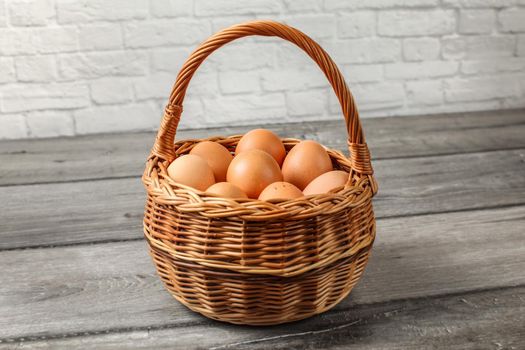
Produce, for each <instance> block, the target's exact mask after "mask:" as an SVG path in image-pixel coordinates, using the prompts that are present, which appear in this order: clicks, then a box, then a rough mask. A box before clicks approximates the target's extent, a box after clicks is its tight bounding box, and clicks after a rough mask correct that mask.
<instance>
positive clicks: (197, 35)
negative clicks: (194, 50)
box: [124, 19, 211, 48]
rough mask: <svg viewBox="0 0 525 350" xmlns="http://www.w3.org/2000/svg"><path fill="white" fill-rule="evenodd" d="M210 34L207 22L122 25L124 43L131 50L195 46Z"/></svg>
mask: <svg viewBox="0 0 525 350" xmlns="http://www.w3.org/2000/svg"><path fill="white" fill-rule="evenodd" d="M210 34H211V30H210V25H209V23H208V22H207V21H197V20H187V19H179V20H175V21H172V20H156V21H148V22H131V23H128V24H126V25H124V43H125V45H126V47H131V48H141V47H154V46H171V45H190V44H196V43H199V42H201V41H204V39H206V38H207V37H208V36H209V35H210Z"/></svg>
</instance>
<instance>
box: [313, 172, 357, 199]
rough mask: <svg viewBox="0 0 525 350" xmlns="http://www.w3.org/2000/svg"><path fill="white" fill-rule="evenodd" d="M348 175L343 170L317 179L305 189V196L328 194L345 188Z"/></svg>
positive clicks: (325, 174)
mask: <svg viewBox="0 0 525 350" xmlns="http://www.w3.org/2000/svg"><path fill="white" fill-rule="evenodd" d="M348 176H349V175H348V173H347V172H346V171H342V170H334V171H329V172H327V173H324V174H322V175H319V176H318V177H316V178H315V179H314V180H313V181H312V182H310V183H309V184H308V186H306V188H305V189H304V191H303V192H304V195H305V196H308V195H311V194H319V193H327V192H328V191H330V190H333V189H334V188H336V187H339V186H344V185H345V184H346V182H347V181H348Z"/></svg>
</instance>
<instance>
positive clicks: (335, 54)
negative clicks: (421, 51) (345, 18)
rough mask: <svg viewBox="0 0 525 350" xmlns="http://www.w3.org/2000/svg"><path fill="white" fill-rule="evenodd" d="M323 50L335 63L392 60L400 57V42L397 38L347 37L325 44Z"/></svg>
mask: <svg viewBox="0 0 525 350" xmlns="http://www.w3.org/2000/svg"><path fill="white" fill-rule="evenodd" d="M325 50H326V51H327V52H328V53H329V54H330V55H331V56H332V58H333V59H334V60H335V62H336V63H337V64H345V63H362V64H369V63H376V62H377V63H380V62H393V61H397V60H398V59H399V58H400V57H401V42H400V41H399V40H397V39H389V38H388V39H385V38H365V39H349V40H345V41H342V42H336V43H332V44H328V45H325Z"/></svg>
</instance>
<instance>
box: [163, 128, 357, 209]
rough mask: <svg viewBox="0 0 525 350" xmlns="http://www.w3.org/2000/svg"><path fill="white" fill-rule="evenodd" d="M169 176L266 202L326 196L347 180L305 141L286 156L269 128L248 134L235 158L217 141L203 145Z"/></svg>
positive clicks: (172, 168)
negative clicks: (322, 194)
mask: <svg viewBox="0 0 525 350" xmlns="http://www.w3.org/2000/svg"><path fill="white" fill-rule="evenodd" d="M168 175H169V176H170V178H172V179H173V181H175V182H177V183H180V184H183V185H186V186H190V187H192V188H195V189H197V190H200V191H204V192H206V193H208V194H211V195H215V196H220V197H224V198H235V199H240V198H252V199H259V200H265V201H270V200H271V201H275V200H288V199H294V198H301V197H304V196H308V195H313V194H320V193H326V192H329V191H331V190H333V189H335V188H338V187H341V186H343V185H344V184H345V183H346V181H347V180H348V173H347V172H345V171H342V170H334V169H333V166H332V161H331V159H330V156H329V155H328V153H327V152H326V150H325V148H324V147H323V146H321V145H320V144H319V143H317V142H315V141H309V140H307V141H301V142H299V143H298V144H296V145H295V146H294V147H293V148H292V149H291V150H290V151H289V152H288V154H286V149H285V148H284V145H283V143H282V141H281V139H280V138H279V137H278V136H277V135H275V134H274V133H273V132H271V131H270V130H266V129H255V130H251V131H250V132H248V133H246V134H245V135H244V136H243V137H242V138H241V139H240V140H239V143H238V144H237V147H236V148H235V157H234V156H233V155H232V154H231V153H230V151H228V149H227V148H226V147H224V146H223V145H221V144H219V143H217V142H213V141H202V142H199V143H198V144H196V145H195V146H194V147H193V148H192V150H191V151H190V153H189V154H186V155H183V156H180V157H178V158H177V159H175V160H174V161H173V162H172V163H171V164H170V165H169V167H168Z"/></svg>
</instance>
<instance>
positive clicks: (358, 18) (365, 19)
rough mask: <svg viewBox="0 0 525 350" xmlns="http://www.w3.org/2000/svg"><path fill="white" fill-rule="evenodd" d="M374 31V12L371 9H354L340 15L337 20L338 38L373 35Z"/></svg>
mask: <svg viewBox="0 0 525 350" xmlns="http://www.w3.org/2000/svg"><path fill="white" fill-rule="evenodd" d="M375 32H376V14H375V13H374V12H372V11H355V12H352V13H346V14H343V15H341V17H339V19H338V21H337V33H338V36H339V37H340V38H358V37H365V36H373V35H374V34H375Z"/></svg>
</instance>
